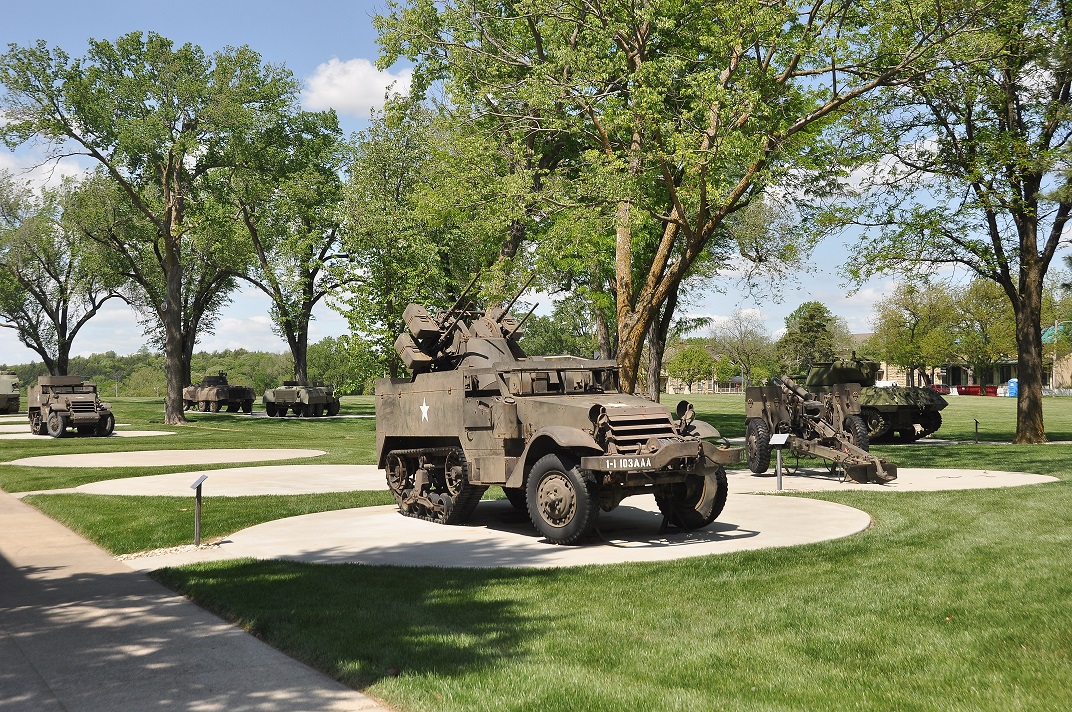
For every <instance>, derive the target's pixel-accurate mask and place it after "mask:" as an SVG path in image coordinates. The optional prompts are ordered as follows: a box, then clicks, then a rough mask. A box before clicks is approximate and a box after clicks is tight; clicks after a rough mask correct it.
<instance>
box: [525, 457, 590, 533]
mask: <svg viewBox="0 0 1072 712" xmlns="http://www.w3.org/2000/svg"><path fill="white" fill-rule="evenodd" d="M525 500H526V504H527V506H528V510H529V519H531V520H532V524H533V525H534V526H535V527H536V529H537V530H538V531H539V532H540V533H541V534H543V535H544V536H545V537H546V538H547V540H548V541H550V542H551V543H552V544H575V543H577V541H579V540H580V539H581V538H583V537H584V536H585V535H587V534H588V533H589V532H591V531H592V528H593V527H594V526H595V523H596V516H598V514H599V492H598V488H597V486H596V483H595V480H593V479H591V478H589V477H585V476H584V475H582V474H581V471H580V468H579V467H578V461H577V459H576V458H575V457H572V456H570V455H567V454H565V453H563V454H559V453H550V454H549V455H544V456H543V457H541V458H540V459H539V460H537V461H536V464H534V465H533V466H532V469H531V470H529V476H528V478H527V481H526V484H525Z"/></svg>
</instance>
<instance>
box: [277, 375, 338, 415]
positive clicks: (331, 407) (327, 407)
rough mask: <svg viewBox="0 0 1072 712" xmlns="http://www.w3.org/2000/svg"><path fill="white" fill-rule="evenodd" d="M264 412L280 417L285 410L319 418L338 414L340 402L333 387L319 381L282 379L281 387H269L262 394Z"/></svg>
mask: <svg viewBox="0 0 1072 712" xmlns="http://www.w3.org/2000/svg"><path fill="white" fill-rule="evenodd" d="M262 400H263V402H264V412H265V413H267V414H268V415H269V417H271V416H278V417H280V418H282V417H283V416H284V415H286V414H287V411H290V412H293V413H294V415H296V416H298V417H299V418H319V417H321V416H322V415H329V416H334V415H338V414H339V410H340V409H341V403H340V402H339V398H338V397H337V396H336V395H335V387H334V386H328V385H325V384H323V383H321V382H320V381H313V382H312V383H304V382H302V381H283V386H282V387H281V388H269V389H268V390H266V391H265V392H264V396H263V399H262Z"/></svg>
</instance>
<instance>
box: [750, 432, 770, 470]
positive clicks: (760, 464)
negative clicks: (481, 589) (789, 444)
mask: <svg viewBox="0 0 1072 712" xmlns="http://www.w3.org/2000/svg"><path fill="white" fill-rule="evenodd" d="M745 450H746V451H747V453H748V469H749V470H751V471H752V472H754V473H755V474H757V475H762V474H763V473H764V472H766V471H767V469H768V468H769V467H770V427H768V426H767V422H766V421H765V420H760V419H759V418H750V419H749V420H748V424H747V425H746V426H745Z"/></svg>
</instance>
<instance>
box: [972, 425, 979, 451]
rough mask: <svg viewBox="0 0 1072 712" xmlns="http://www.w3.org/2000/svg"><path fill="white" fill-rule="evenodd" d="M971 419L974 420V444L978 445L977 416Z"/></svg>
mask: <svg viewBox="0 0 1072 712" xmlns="http://www.w3.org/2000/svg"><path fill="white" fill-rule="evenodd" d="M972 420H974V421H975V444H976V445H978V444H979V420H978V419H977V418H972Z"/></svg>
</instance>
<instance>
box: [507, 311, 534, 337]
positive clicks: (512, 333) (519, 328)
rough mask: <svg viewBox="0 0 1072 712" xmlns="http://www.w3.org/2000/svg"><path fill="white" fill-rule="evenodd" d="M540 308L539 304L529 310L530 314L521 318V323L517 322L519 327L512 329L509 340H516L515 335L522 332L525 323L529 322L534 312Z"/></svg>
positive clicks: (508, 335)
mask: <svg viewBox="0 0 1072 712" xmlns="http://www.w3.org/2000/svg"><path fill="white" fill-rule="evenodd" d="M538 306H540V304H539V302H537V303H536V304H533V305H532V309H529V311H528V313H527V314H525V316H523V317H521V321H519V322H517V326H515V327H514V328H513V329H511V330H510V333H509V334H507V335H506V338H507V339H512V338H514V334H516V333H517V332H519V331H521V327H523V326H525V322H526V321H528V320H529V317H530V316H532V312H534V311H536V307H538Z"/></svg>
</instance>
